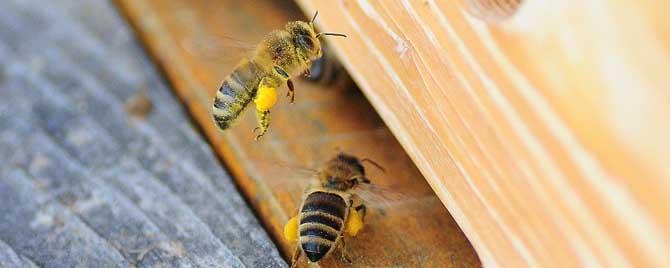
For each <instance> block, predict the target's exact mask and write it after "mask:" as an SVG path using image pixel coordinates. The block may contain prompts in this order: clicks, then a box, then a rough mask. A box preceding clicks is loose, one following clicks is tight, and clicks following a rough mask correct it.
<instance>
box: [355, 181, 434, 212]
mask: <svg viewBox="0 0 670 268" xmlns="http://www.w3.org/2000/svg"><path fill="white" fill-rule="evenodd" d="M404 188H405V187H402V186H400V185H389V186H386V185H377V184H374V183H371V184H360V185H359V186H358V187H357V188H356V194H357V195H358V196H359V197H360V198H361V199H362V200H363V203H364V204H365V206H366V207H369V208H376V209H388V208H393V207H399V206H406V205H410V204H413V203H415V202H432V201H435V200H438V198H437V197H436V196H435V195H434V194H433V193H432V192H424V193H416V192H403V189H404Z"/></svg>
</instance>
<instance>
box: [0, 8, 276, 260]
mask: <svg viewBox="0 0 670 268" xmlns="http://www.w3.org/2000/svg"><path fill="white" fill-rule="evenodd" d="M0 40H2V42H0V62H1V63H2V64H1V65H0V152H2V153H0V163H2V166H1V168H0V267H3V268H4V267H7V268H10V267H12V268H13V267H35V266H38V267H124V268H126V267H286V263H285V262H284V260H283V259H282V258H281V257H280V255H279V252H278V251H277V249H276V247H275V245H274V244H273V243H272V241H271V240H270V239H269V237H268V235H267V234H266V232H265V230H263V228H262V227H261V225H260V224H259V223H258V221H257V219H256V218H255V217H254V215H253V213H252V212H251V211H250V210H249V208H248V207H247V204H246V203H245V202H244V200H243V198H242V197H241V196H240V194H239V193H238V192H237V190H236V188H235V185H234V184H233V182H232V181H231V179H230V176H229V175H228V174H227V173H226V172H225V171H224V169H223V168H222V167H221V165H220V164H219V163H218V162H217V160H216V158H215V155H214V154H213V153H212V151H211V149H210V148H209V146H208V144H207V143H205V142H204V141H203V139H202V137H200V136H199V135H198V134H197V132H196V131H195V130H194V128H193V126H192V125H191V124H190V123H189V119H188V117H187V116H185V114H184V111H183V110H182V109H180V104H179V103H178V102H177V101H176V100H175V98H174V97H173V96H172V95H171V92H170V91H169V90H168V88H167V87H166V86H165V83H164V81H162V80H161V78H160V77H159V76H158V74H157V71H156V68H155V67H154V66H153V65H152V63H151V62H150V61H149V60H148V58H147V56H146V55H145V54H144V53H143V51H142V50H141V48H140V47H139V46H138V44H137V41H136V40H135V39H134V38H133V35H132V31H131V30H130V29H129V27H128V25H127V24H125V23H124V22H123V20H122V19H121V18H120V17H119V14H118V13H117V12H116V10H115V9H114V8H113V7H112V6H111V4H110V3H108V2H105V1H85V2H82V1H71V0H58V1H49V2H42V1H13V0H8V1H3V2H2V3H1V4H0ZM137 98H140V99H142V98H144V99H145V101H148V102H150V103H152V105H150V108H147V109H144V110H142V109H140V111H141V113H144V115H143V116H137V112H133V114H129V111H127V107H126V106H127V104H126V103H130V104H128V105H132V103H134V102H137V101H134V100H137ZM131 110H132V109H131Z"/></svg>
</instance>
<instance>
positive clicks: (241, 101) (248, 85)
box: [212, 61, 262, 130]
mask: <svg viewBox="0 0 670 268" xmlns="http://www.w3.org/2000/svg"><path fill="white" fill-rule="evenodd" d="M261 78H262V70H261V68H260V67H259V66H258V64H256V63H255V62H253V61H243V62H241V63H240V64H239V65H238V66H237V67H236V68H235V70H233V72H232V73H231V74H230V75H229V76H228V77H226V79H224V81H223V83H222V84H221V87H220V88H219V90H218V91H217V92H216V97H215V98H214V108H213V111H212V115H213V117H214V122H216V125H217V126H218V127H219V128H221V129H224V130H225V129H227V128H229V127H230V126H231V125H232V123H233V122H234V121H235V118H237V117H238V116H239V115H240V113H241V112H242V110H244V108H245V107H246V106H247V105H248V104H249V102H251V100H252V99H253V98H254V96H255V94H256V90H257V89H258V83H260V81H261Z"/></svg>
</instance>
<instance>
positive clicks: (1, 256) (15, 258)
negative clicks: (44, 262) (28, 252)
mask: <svg viewBox="0 0 670 268" xmlns="http://www.w3.org/2000/svg"><path fill="white" fill-rule="evenodd" d="M12 267H16V268H35V267H37V265H35V264H34V263H33V262H32V261H30V260H29V259H28V258H26V257H24V256H20V255H18V254H16V252H14V250H13V249H12V248H11V247H9V246H8V245H7V244H5V243H4V242H2V241H0V268H12Z"/></svg>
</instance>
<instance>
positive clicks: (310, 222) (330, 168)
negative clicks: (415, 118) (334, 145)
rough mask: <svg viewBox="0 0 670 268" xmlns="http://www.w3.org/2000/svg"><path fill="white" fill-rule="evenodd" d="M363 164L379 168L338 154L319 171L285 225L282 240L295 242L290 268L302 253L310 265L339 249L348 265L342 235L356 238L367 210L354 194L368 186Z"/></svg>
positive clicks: (294, 265) (360, 199)
mask: <svg viewBox="0 0 670 268" xmlns="http://www.w3.org/2000/svg"><path fill="white" fill-rule="evenodd" d="M364 161H369V162H371V163H372V164H374V165H375V166H377V167H379V168H380V169H381V167H380V166H379V165H377V164H376V163H374V162H373V161H371V160H369V159H363V160H359V159H358V158H356V157H355V156H351V155H347V154H344V153H339V154H338V155H337V156H336V157H335V158H333V159H331V160H330V161H328V162H326V164H325V166H324V167H323V168H322V169H321V170H320V171H319V172H318V175H317V176H318V179H319V181H318V184H316V185H313V186H310V187H308V188H307V189H306V190H305V192H304V196H303V201H302V204H301V205H300V208H299V213H298V215H296V216H295V217H293V218H291V219H290V220H289V221H288V223H286V225H285V226H284V237H285V238H286V239H287V240H288V241H291V242H298V243H297V245H296V250H295V253H294V254H293V258H292V261H291V268H294V267H296V265H297V264H298V261H299V260H300V257H301V255H302V254H303V253H304V254H305V255H306V256H307V259H308V261H309V263H317V264H318V263H319V262H320V261H321V260H322V259H324V258H326V257H327V256H329V255H330V254H331V253H332V252H333V251H334V250H335V248H337V247H338V246H341V247H340V248H341V257H342V259H343V260H345V261H346V262H347V263H351V260H350V259H349V258H348V257H347V256H346V252H345V246H346V245H345V237H344V236H345V234H346V235H348V236H350V237H353V236H356V234H358V232H359V231H360V230H361V229H362V228H363V219H364V218H365V214H366V211H367V210H366V206H365V204H363V199H362V198H361V197H360V196H358V194H357V193H356V192H354V191H355V189H356V188H358V187H359V186H361V185H362V184H365V185H369V184H370V180H369V179H368V178H367V177H366V176H365V168H364V167H363V165H362V162H364ZM382 170H383V169H382Z"/></svg>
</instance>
